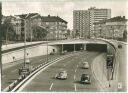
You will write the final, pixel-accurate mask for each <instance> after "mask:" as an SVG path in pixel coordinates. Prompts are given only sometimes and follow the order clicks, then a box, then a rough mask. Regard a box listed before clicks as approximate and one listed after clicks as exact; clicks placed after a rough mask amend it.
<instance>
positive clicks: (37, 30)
mask: <svg viewBox="0 0 128 93" xmlns="http://www.w3.org/2000/svg"><path fill="white" fill-rule="evenodd" d="M47 33H48V31H47V30H46V29H44V28H42V27H40V26H34V27H33V35H34V39H35V40H43V38H45V37H46V36H47Z"/></svg>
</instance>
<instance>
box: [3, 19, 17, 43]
mask: <svg viewBox="0 0 128 93" xmlns="http://www.w3.org/2000/svg"><path fill="white" fill-rule="evenodd" d="M15 36H16V32H15V31H14V28H13V25H12V24H11V19H10V18H6V19H5V21H4V22H3V24H2V39H3V40H6V43H7V40H8V41H9V40H10V41H14V40H15Z"/></svg>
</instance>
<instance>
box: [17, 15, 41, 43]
mask: <svg viewBox="0 0 128 93" xmlns="http://www.w3.org/2000/svg"><path fill="white" fill-rule="evenodd" d="M17 16H19V17H20V18H21V39H22V40H24V33H25V31H26V40H28V41H32V40H33V39H34V35H33V34H34V33H33V27H36V26H41V16H40V14H38V13H29V14H22V15H17Z"/></svg>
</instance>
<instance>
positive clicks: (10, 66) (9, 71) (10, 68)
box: [1, 55, 60, 90]
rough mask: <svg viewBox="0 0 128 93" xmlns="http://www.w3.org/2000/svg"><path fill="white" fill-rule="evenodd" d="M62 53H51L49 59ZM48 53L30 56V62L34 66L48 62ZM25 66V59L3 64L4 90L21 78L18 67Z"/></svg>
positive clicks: (2, 83)
mask: <svg viewBox="0 0 128 93" xmlns="http://www.w3.org/2000/svg"><path fill="white" fill-rule="evenodd" d="M59 56H60V55H49V56H48V60H49V61H50V60H53V59H56V58H57V57H59ZM46 59H47V58H46V55H45V56H38V57H33V58H30V62H31V63H30V64H31V66H32V67H33V68H34V67H36V66H38V65H39V64H41V63H43V62H46ZM22 66H23V60H17V61H15V62H12V63H7V64H4V65H3V73H2V82H1V85H2V86H1V89H2V90H3V89H4V88H6V87H7V86H8V85H10V84H11V83H12V82H14V81H15V80H16V79H18V78H19V74H18V69H19V68H21V67H22Z"/></svg>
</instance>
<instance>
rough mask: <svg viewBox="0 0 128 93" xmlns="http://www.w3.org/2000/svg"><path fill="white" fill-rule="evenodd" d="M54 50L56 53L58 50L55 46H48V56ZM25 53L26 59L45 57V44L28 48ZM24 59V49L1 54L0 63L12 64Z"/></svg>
mask: <svg viewBox="0 0 128 93" xmlns="http://www.w3.org/2000/svg"><path fill="white" fill-rule="evenodd" d="M53 49H55V51H56V52H58V48H57V47H56V46H48V54H49V53H51V52H52V51H53ZM26 53H28V56H26V57H27V58H31V57H36V56H41V55H46V54H47V46H46V44H42V45H37V46H33V47H29V48H27V49H26ZM23 58H24V49H20V50H16V51H12V52H8V53H4V54H2V62H3V64H5V63H9V62H13V61H16V60H20V59H23Z"/></svg>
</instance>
